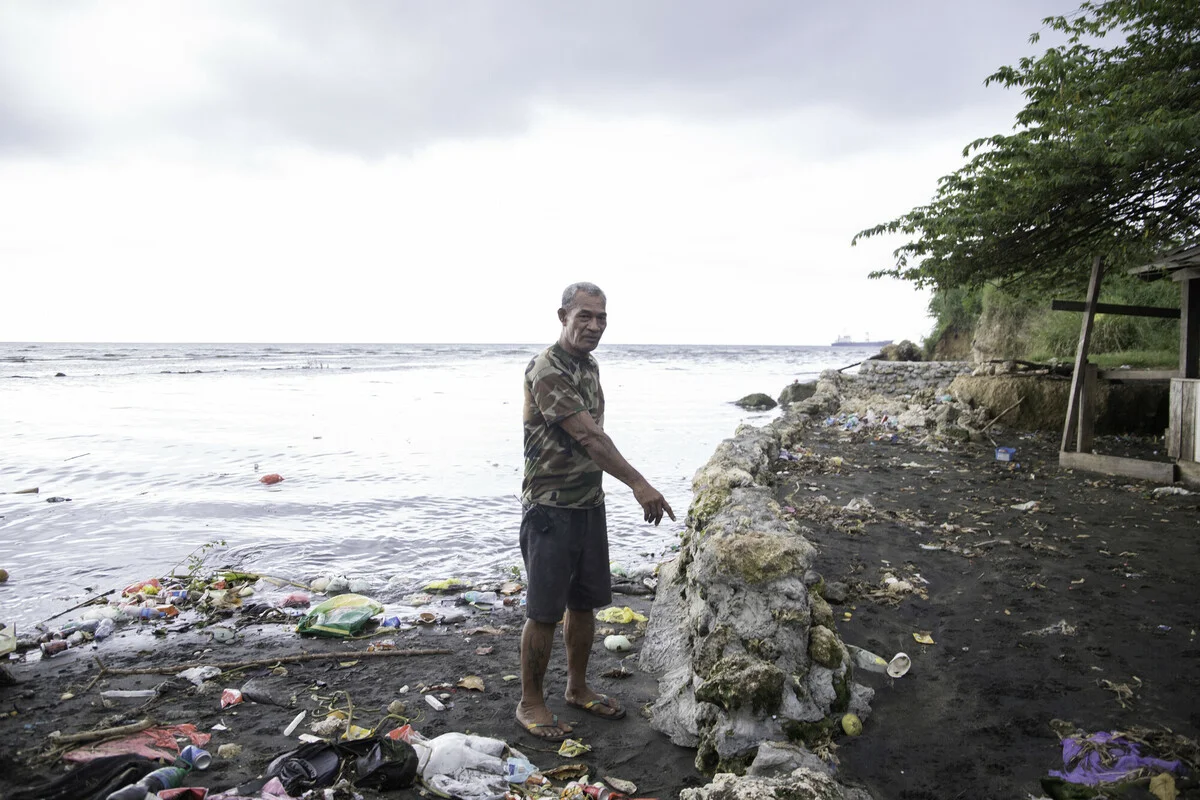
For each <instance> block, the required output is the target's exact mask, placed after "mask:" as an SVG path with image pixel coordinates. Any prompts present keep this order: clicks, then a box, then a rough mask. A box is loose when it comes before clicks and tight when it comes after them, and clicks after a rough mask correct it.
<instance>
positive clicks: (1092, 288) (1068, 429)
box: [1059, 256, 1104, 453]
mask: <svg viewBox="0 0 1200 800" xmlns="http://www.w3.org/2000/svg"><path fill="white" fill-rule="evenodd" d="M1103 272H1104V257H1103V256H1096V258H1095V260H1094V261H1092V278H1091V280H1090V281H1089V282H1088V292H1087V300H1086V303H1087V305H1086V307H1085V308H1084V312H1083V327H1082V329H1081V330H1080V331H1079V349H1078V350H1076V351H1075V371H1074V372H1073V373H1072V374H1071V393H1070V394H1069V395H1067V424H1066V425H1065V426H1064V427H1063V435H1062V446H1061V447H1060V448H1059V450H1061V451H1062V452H1064V453H1065V452H1066V450H1067V445H1069V444H1070V442H1071V434H1072V433H1073V432H1074V431H1075V423H1076V422H1077V421H1078V419H1079V394H1080V391H1081V390H1082V389H1083V383H1084V380H1085V376H1084V365H1085V364H1087V355H1088V344H1090V343H1091V340H1092V324H1093V323H1094V322H1095V319H1096V302H1097V301H1098V300H1099V299H1100V276H1101V274H1102V273H1103Z"/></svg>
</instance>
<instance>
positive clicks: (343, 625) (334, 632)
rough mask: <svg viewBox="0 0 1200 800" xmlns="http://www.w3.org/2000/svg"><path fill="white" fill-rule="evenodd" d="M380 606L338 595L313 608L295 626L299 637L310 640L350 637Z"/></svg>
mask: <svg viewBox="0 0 1200 800" xmlns="http://www.w3.org/2000/svg"><path fill="white" fill-rule="evenodd" d="M382 612H383V606H382V605H381V604H380V603H378V602H376V601H374V600H372V599H371V598H369V597H363V596H362V595H361V594H339V595H338V596H337V597H331V598H329V599H328V600H326V601H325V602H324V603H321V604H320V605H317V606H314V607H313V608H312V610H310V611H309V612H308V613H307V614H305V615H304V617H303V618H302V619H301V620H300V623H299V624H298V625H297V626H296V631H297V632H299V633H309V634H312V635H313V636H354V635H355V634H357V633H358V632H359V631H361V630H362V629H363V628H364V627H366V624H367V622H368V621H370V619H371V617H373V616H375V615H376V614H379V613H382Z"/></svg>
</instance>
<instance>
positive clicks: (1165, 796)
mask: <svg viewBox="0 0 1200 800" xmlns="http://www.w3.org/2000/svg"><path fill="white" fill-rule="evenodd" d="M1150 794H1152V795H1154V796H1155V797H1157V798H1158V800H1175V798H1176V797H1178V796H1179V792H1178V791H1177V790H1176V789H1175V778H1174V777H1173V776H1172V775H1171V773H1169V772H1160V773H1159V774H1157V775H1155V776H1154V777H1153V778H1151V779H1150Z"/></svg>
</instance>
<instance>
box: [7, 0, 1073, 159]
mask: <svg viewBox="0 0 1200 800" xmlns="http://www.w3.org/2000/svg"><path fill="white" fill-rule="evenodd" d="M1070 8H1072V6H1071V5H1068V4H1067V3H1065V2H1061V1H1060V0H1013V2H1006V3H1003V4H994V3H981V2H962V0H925V2H917V3H908V4H901V3H894V2H890V0H872V1H871V2H862V3H818V2H785V1H784V0H739V1H738V2H728V0H671V1H669V2H668V1H666V0H663V1H662V2H649V1H647V0H613V1H611V2H590V1H589V2H571V3H563V2H552V0H522V1H520V2H504V3H498V2H484V1H483V0H475V1H474V2H472V1H471V0H464V2H455V3H443V2H397V3H390V2H363V1H361V0H360V1H357V2H356V1H353V0H345V1H343V2H339V3H327V2H317V0H274V1H272V2H267V1H264V2H253V3H248V2H243V1H242V0H238V1H237V2H233V1H232V0H227V1H226V2H209V3H203V4H201V3H188V4H183V3H174V4H165V3H161V2H157V0H104V2H99V0H96V1H94V2H56V3H52V4H51V3H26V4H16V3H10V4H6V5H5V6H4V7H3V9H0V89H2V90H3V91H0V122H3V123H4V124H2V125H0V152H3V151H5V150H7V151H10V152H11V151H14V150H19V151H26V150H29V149H40V150H42V151H44V152H49V153H63V152H72V151H78V150H83V151H88V150H99V151H101V152H105V151H109V150H114V149H116V150H127V149H131V148H143V147H154V148H171V147H183V148H197V149H202V150H212V149H214V148H215V149H221V150H227V151H229V152H242V153H244V152H246V149H247V148H250V149H251V150H252V149H254V148H260V147H269V146H278V145H293V146H300V147H308V148H312V149H316V150H321V151H328V152H339V153H346V154H353V155H356V156H361V157H367V158H380V157H384V156H387V155H389V154H402V155H403V154H410V153H412V152H413V151H414V150H415V149H417V148H420V147H422V146H425V145H427V144H429V143H430V142H435V141H438V140H441V139H445V138H474V137H489V136H508V135H514V134H520V133H523V132H524V131H525V130H526V129H527V128H528V127H529V125H530V124H531V123H532V122H533V120H534V119H535V116H536V113H537V109H538V108H540V107H542V106H545V105H553V106H557V107H564V108H571V109H579V110H588V111H591V112H595V113H600V114H604V113H610V114H619V115H621V116H636V115H645V116H656V115H657V116H667V117H682V118H698V119H702V120H703V119H714V118H719V119H723V120H729V119H736V118H739V117H740V118H754V117H758V116H770V115H775V114H783V113H791V112H794V111H796V110H798V109H804V108H808V107H813V106H825V107H834V108H838V109H842V110H845V111H847V112H851V113H854V114H856V115H859V116H861V117H864V118H867V119H869V120H871V122H872V123H873V124H874V125H877V126H881V127H886V126H889V125H892V124H897V123H899V122H901V121H904V120H907V119H911V118H916V117H924V116H930V115H938V114H941V113H943V112H944V111H946V110H948V109H949V110H955V109H961V108H963V107H965V106H971V105H988V104H992V103H996V102H1008V101H1007V100H1006V99H1005V98H1003V92H1001V91H1000V90H999V89H994V88H993V89H990V90H985V89H983V88H982V85H981V84H982V79H983V78H984V77H985V76H986V75H987V74H989V73H990V72H991V71H992V70H993V69H994V68H995V67H997V66H999V65H1000V64H1004V63H1012V62H1013V61H1015V60H1016V59H1017V58H1018V57H1019V56H1020V55H1022V54H1024V53H1025V52H1027V51H1028V46H1027V45H1026V44H1025V41H1026V38H1027V36H1028V34H1029V33H1031V32H1032V31H1034V30H1037V29H1038V28H1039V27H1040V20H1041V18H1042V17H1044V16H1046V15H1047V14H1049V13H1061V12H1065V11H1068V10H1070ZM843 146H845V143H843Z"/></svg>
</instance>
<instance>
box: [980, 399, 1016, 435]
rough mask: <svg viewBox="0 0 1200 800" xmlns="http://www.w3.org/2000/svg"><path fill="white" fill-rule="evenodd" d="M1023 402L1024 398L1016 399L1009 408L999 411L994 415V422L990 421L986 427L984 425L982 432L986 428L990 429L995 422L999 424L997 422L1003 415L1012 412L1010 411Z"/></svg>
mask: <svg viewBox="0 0 1200 800" xmlns="http://www.w3.org/2000/svg"><path fill="white" fill-rule="evenodd" d="M1024 400H1025V398H1024V397H1018V398H1017V402H1015V403H1013V404H1012V405H1011V406H1009V407H1008V408H1006V409H1004V410H1003V411H1001V412H1000V413H999V414H997V415H996V418H995V419H994V420H992V421H991V422H989V423H988V424H987V425H984V426H983V430H984V431H986V430H987V429H988V428H990V427H992V426H993V425H995V424H996V423H997V422H999V421H1000V418H1001V417H1003V416H1004V415H1005V414H1007V413H1008V412H1010V411H1012V410H1013V409H1014V408H1016V407H1017V406H1019V405H1021V403H1022V402H1023V401H1024Z"/></svg>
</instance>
